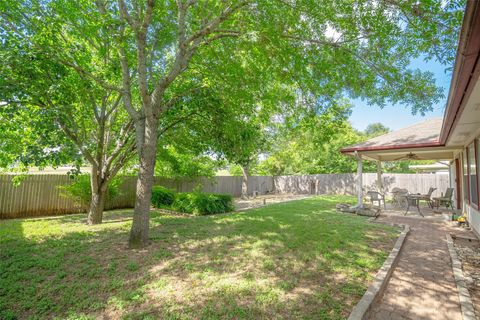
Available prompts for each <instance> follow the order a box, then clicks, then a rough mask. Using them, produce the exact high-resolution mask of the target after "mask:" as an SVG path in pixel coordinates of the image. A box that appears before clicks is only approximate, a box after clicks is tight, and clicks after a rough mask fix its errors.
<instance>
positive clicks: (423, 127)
mask: <svg viewBox="0 0 480 320" xmlns="http://www.w3.org/2000/svg"><path fill="white" fill-rule="evenodd" d="M442 121H443V120H442V118H433V119H428V120H425V121H422V122H419V123H416V124H414V125H412V126H409V127H406V128H403V129H400V130H396V131H393V132H389V133H386V134H384V135H381V136H378V137H375V138H372V139H369V140H367V141H364V142H360V143H357V144H355V145H353V146H349V147H346V148H343V149H342V152H343V153H349V152H354V151H373V150H388V149H403V148H406V149H407V148H408V149H410V148H418V147H427V146H428V147H433V146H438V145H439V138H440V131H441V129H442Z"/></svg>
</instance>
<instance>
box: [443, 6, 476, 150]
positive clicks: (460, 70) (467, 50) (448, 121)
mask: <svg viewBox="0 0 480 320" xmlns="http://www.w3.org/2000/svg"><path fill="white" fill-rule="evenodd" d="M478 34H480V2H479V1H467V6H466V9H465V16H464V18H463V23H462V30H461V33H460V40H459V44H458V50H457V57H456V60H455V68H454V72H453V76H452V81H451V83H450V91H449V94H448V100H447V107H446V109H445V113H444V117H443V123H442V130H441V132H440V143H442V144H446V143H447V141H448V138H449V137H450V135H451V133H452V131H453V128H455V125H456V123H457V122H458V120H459V118H460V115H461V113H462V111H463V109H464V107H465V104H466V102H467V100H468V97H469V96H470V93H471V91H472V90H473V87H474V82H475V81H472V80H475V78H476V79H478V76H479V74H478V73H479V72H480V68H479V66H478V64H479V62H478V61H479V53H480V37H478Z"/></svg>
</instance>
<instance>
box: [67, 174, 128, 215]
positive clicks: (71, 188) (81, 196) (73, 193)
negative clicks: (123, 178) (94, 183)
mask: <svg viewBox="0 0 480 320" xmlns="http://www.w3.org/2000/svg"><path fill="white" fill-rule="evenodd" d="M58 188H59V189H60V194H61V195H62V196H64V197H66V198H69V199H71V200H73V202H75V203H76V204H78V205H80V206H81V207H82V208H84V209H85V210H88V207H89V206H90V201H91V200H92V189H91V183H90V175H89V174H81V175H78V176H76V177H75V178H74V180H73V182H72V183H70V184H68V185H65V186H59V187H58ZM119 194H120V179H119V178H113V179H112V181H110V183H109V184H108V188H107V197H106V200H107V201H108V200H112V199H114V198H115V197H117V196H118V195H119Z"/></svg>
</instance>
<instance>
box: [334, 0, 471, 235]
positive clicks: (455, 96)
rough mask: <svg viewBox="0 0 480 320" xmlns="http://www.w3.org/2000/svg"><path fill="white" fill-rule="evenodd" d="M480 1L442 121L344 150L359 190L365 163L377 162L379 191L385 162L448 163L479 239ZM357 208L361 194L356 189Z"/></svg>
mask: <svg viewBox="0 0 480 320" xmlns="http://www.w3.org/2000/svg"><path fill="white" fill-rule="evenodd" d="M479 58H480V1H467V6H466V9H465V15H464V19H463V24H462V29H461V32H460V37H459V44H458V49H457V55H456V61H455V66H454V71H453V75H452V81H451V84H450V90H449V95H448V100H447V106H446V109H445V113H444V117H443V119H441V118H439V119H430V120H427V121H423V122H420V123H417V124H415V125H413V126H410V127H408V128H404V129H400V130H397V131H394V132H391V133H388V134H385V135H382V136H380V137H376V138H373V139H370V140H368V141H365V142H362V143H359V144H356V145H353V146H349V147H347V148H344V149H342V150H341V152H342V153H344V154H350V155H352V156H355V157H356V158H357V164H358V166H357V167H358V170H357V174H360V175H359V176H358V177H357V186H358V185H360V186H361V183H362V181H361V173H362V160H363V159H368V160H374V161H377V175H378V176H377V178H378V187H379V188H380V189H381V188H382V185H381V166H382V161H395V160H404V159H412V160H417V159H418V160H423V159H425V160H447V161H448V162H449V163H450V180H451V186H452V187H453V188H455V193H454V205H455V206H456V208H457V209H459V210H461V211H462V212H463V213H465V214H466V215H467V219H468V221H469V223H470V225H471V226H472V228H473V229H474V231H475V232H476V233H477V235H479V234H480V203H479V202H480V201H479V199H480V181H479V176H480V174H479V170H480V80H479V78H480V59H479ZM357 190H358V191H359V192H358V201H359V203H358V205H361V203H362V202H361V201H362V191H361V187H360V188H358V187H357Z"/></svg>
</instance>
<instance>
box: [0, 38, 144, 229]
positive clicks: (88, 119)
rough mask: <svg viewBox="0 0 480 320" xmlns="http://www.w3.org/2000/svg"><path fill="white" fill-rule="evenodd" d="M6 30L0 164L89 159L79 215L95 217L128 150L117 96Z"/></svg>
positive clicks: (0, 69)
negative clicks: (85, 205)
mask: <svg viewBox="0 0 480 320" xmlns="http://www.w3.org/2000/svg"><path fill="white" fill-rule="evenodd" d="M10 36H12V35H11V34H7V36H5V37H4V38H3V41H4V42H3V44H2V47H1V49H0V59H1V60H2V61H3V63H2V64H1V66H0V100H2V103H3V106H2V107H0V118H2V119H4V120H5V121H4V122H2V124H1V127H2V132H3V135H5V137H4V139H2V141H3V142H2V145H3V148H2V152H1V155H0V165H1V166H2V167H10V168H12V167H17V168H20V169H21V170H22V169H25V170H26V169H28V167H29V166H39V167H44V166H47V165H52V166H54V167H55V166H59V165H76V166H79V165H81V164H84V163H87V164H88V165H89V166H90V167H91V174H90V193H91V200H90V205H89V210H88V217H87V223H89V224H97V223H101V222H102V218H103V211H104V207H105V201H106V197H107V189H108V186H109V184H110V182H111V181H112V179H113V178H114V177H115V175H117V173H118V172H119V171H120V170H121V169H122V168H123V167H124V166H125V164H126V163H127V162H128V160H129V159H131V158H132V156H134V155H135V153H134V150H135V140H134V138H133V129H134V128H133V123H132V121H131V120H130V118H129V117H128V115H127V114H126V112H125V111H124V110H123V108H122V106H121V102H122V96H121V95H120V94H119V93H118V92H115V91H113V90H108V89H104V88H102V87H101V86H98V85H96V83H95V82H93V81H91V80H90V79H88V78H85V77H82V76H81V75H80V74H78V73H76V72H74V71H73V70H71V69H69V68H68V67H65V66H64V65H63V64H61V63H57V62H55V61H51V60H49V59H48V55H50V54H52V53H49V52H48V51H46V52H42V51H39V50H38V49H37V48H35V47H32V46H28V47H24V46H23V45H25V44H26V43H22V42H20V41H16V38H15V37H10Z"/></svg>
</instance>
